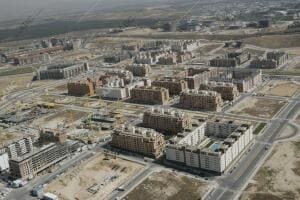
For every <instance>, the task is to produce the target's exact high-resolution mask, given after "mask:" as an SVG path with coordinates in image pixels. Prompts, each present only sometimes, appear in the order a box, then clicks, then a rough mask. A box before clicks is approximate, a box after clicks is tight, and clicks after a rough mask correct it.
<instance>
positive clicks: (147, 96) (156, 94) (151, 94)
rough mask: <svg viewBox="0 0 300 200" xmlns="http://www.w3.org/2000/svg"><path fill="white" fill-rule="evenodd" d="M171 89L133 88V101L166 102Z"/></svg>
mask: <svg viewBox="0 0 300 200" xmlns="http://www.w3.org/2000/svg"><path fill="white" fill-rule="evenodd" d="M169 99H170V97H169V90H168V89H166V88H162V87H136V88H133V89H132V90H131V101H132V102H136V103H145V104H166V103H168V102H169Z"/></svg>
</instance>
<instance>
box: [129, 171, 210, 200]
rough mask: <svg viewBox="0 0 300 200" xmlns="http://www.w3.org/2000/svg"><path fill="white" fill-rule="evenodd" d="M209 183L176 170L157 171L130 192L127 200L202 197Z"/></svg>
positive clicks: (167, 199) (181, 199) (195, 199)
mask: <svg viewBox="0 0 300 200" xmlns="http://www.w3.org/2000/svg"><path fill="white" fill-rule="evenodd" d="M208 189H209V187H208V184H207V183H204V182H201V181H199V180H196V179H193V178H189V177H187V176H183V175H179V174H177V173H175V172H167V171H161V172H155V173H153V174H152V175H151V176H149V177H148V178H147V179H146V180H145V181H143V182H142V183H141V184H140V185H138V186H137V187H136V188H135V189H134V190H133V191H132V192H130V193H129V194H128V195H127V196H126V197H125V199H126V200H137V199H145V200H146V199H147V200H157V199H160V200H183V199H194V200H197V199H201V197H203V195H204V194H205V193H206V192H207V191H208Z"/></svg>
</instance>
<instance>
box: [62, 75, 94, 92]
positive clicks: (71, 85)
mask: <svg viewBox="0 0 300 200" xmlns="http://www.w3.org/2000/svg"><path fill="white" fill-rule="evenodd" d="M96 86H97V83H96V82H95V81H93V80H91V79H90V78H88V79H87V80H86V81H76V82H68V83H67V89H68V94H69V95H74V96H84V95H88V96H93V95H95V90H96Z"/></svg>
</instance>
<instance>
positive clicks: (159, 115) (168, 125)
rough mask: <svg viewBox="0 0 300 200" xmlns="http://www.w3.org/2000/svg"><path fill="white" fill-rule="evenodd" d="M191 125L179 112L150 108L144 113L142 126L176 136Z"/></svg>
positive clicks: (189, 120) (183, 114) (188, 118)
mask: <svg viewBox="0 0 300 200" xmlns="http://www.w3.org/2000/svg"><path fill="white" fill-rule="evenodd" d="M191 125H192V120H191V118H190V117H189V116H188V115H187V114H185V113H183V112H180V111H176V110H171V109H163V108H157V109H155V108H151V109H149V110H147V111H145V112H144V115H143V126H144V127H147V128H151V129H154V130H156V131H159V132H163V133H165V134H177V133H179V132H181V131H183V130H184V129H187V128H190V127H191Z"/></svg>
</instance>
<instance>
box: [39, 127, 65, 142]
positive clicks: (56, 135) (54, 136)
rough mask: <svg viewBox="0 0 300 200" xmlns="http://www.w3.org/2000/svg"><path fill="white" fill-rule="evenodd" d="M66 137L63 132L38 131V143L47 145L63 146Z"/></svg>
mask: <svg viewBox="0 0 300 200" xmlns="http://www.w3.org/2000/svg"><path fill="white" fill-rule="evenodd" d="M67 138H68V136H67V133H66V132H65V131H63V130H58V129H42V130H41V131H40V138H39V140H40V142H41V143H49V142H55V143H60V144H63V143H65V142H66V140H67Z"/></svg>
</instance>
